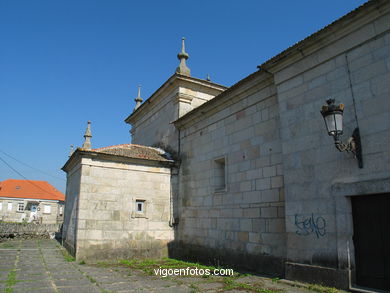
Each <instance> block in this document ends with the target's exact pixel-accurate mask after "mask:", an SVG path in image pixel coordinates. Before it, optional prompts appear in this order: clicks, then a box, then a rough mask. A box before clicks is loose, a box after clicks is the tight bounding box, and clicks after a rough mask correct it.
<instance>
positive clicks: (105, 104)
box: [0, 0, 365, 192]
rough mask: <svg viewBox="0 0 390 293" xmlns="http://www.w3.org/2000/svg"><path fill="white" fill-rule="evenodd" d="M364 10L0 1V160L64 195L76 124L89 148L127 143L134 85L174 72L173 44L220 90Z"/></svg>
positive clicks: (224, 1)
mask: <svg viewBox="0 0 390 293" xmlns="http://www.w3.org/2000/svg"><path fill="white" fill-rule="evenodd" d="M364 2H365V1H359V0H355V1H352V0H343V1H340V0H327V1H313V0H300V1H290V0H289V1H287V0H284V1H260V0H258V1H255V0H251V1H250V0H242V1H229V0H215V1H204V0H200V1H157V0H156V1H130V0H127V1H125V0H111V1H109V0H105V1H103V0H82V1H80V0H77V1H76V0H67V1H65V0H34V1H32V0H24V1H20V0H0V100H1V110H2V111H1V114H0V133H1V139H0V142H1V143H0V158H2V159H3V160H5V161H6V162H7V163H8V164H9V165H11V166H12V167H13V168H14V169H15V170H17V171H18V172H19V173H20V174H22V175H23V176H25V177H26V178H28V179H31V180H47V181H49V182H50V183H51V184H53V185H54V186H55V187H57V188H58V189H59V190H61V191H63V192H65V173H64V172H63V171H61V170H60V168H61V167H62V166H63V164H64V163H65V162H66V160H67V157H68V153H69V145H70V144H74V145H75V146H81V145H82V142H83V134H84V131H85V127H86V122H87V120H91V121H92V134H93V137H92V146H93V147H102V146H106V145H113V144H120V143H129V142H130V134H129V130H130V127H129V125H127V124H125V123H124V122H123V120H124V119H125V118H126V117H127V116H128V115H129V114H130V113H131V111H132V109H133V107H134V98H135V97H136V95H137V85H138V84H142V97H143V98H144V99H145V98H147V97H149V96H150V95H151V94H152V93H153V92H154V91H155V90H156V89H157V88H158V87H159V86H160V85H161V84H162V83H164V82H165V81H166V80H167V79H168V78H169V77H170V76H171V75H172V74H173V72H174V70H175V68H176V67H177V65H178V60H177V57H176V55H177V53H178V52H179V50H180V42H181V41H180V40H181V37H182V36H185V37H186V38H187V41H186V48H187V52H188V53H189V55H190V59H189V60H188V63H187V64H188V66H189V67H190V69H191V74H192V76H194V77H198V78H206V76H207V74H210V76H211V79H212V81H213V82H216V83H220V84H223V85H226V86H230V85H232V84H234V83H236V82H237V81H239V80H240V79H242V78H244V77H245V76H247V75H248V74H250V73H252V72H254V71H256V66H257V65H259V64H261V63H263V62H264V61H266V60H267V59H269V58H271V57H272V56H274V55H276V54H278V53H279V52H281V51H283V50H284V49H286V48H287V47H289V46H291V45H292V44H294V43H295V42H297V41H299V40H301V39H303V38H305V37H307V36H308V35H310V34H312V33H314V32H315V31H317V30H319V29H320V28H322V27H323V26H325V25H327V24H329V23H331V22H332V21H334V20H336V19H338V18H339V17H341V16H342V15H344V14H346V13H348V12H349V11H351V10H352V9H354V8H356V7H358V6H359V5H361V4H362V3H364ZM4 152H5V153H6V154H8V155H11V156H12V157H13V158H11V157H9V156H7V155H6V154H5V153H4ZM14 158H15V159H17V160H18V161H16V160H15V159H14ZM21 162H22V163H24V164H22V163H21ZM25 164H27V165H29V166H32V167H35V168H38V169H39V170H42V171H44V172H45V173H41V172H38V171H37V170H34V169H32V168H30V167H27V166H26V165H25ZM47 174H50V175H51V176H49V175H47ZM53 176H54V177H53ZM8 178H15V179H22V177H21V176H20V175H19V174H17V173H15V172H14V171H13V170H11V169H10V168H9V167H8V166H7V165H6V164H4V162H3V161H0V181H3V180H5V179H8Z"/></svg>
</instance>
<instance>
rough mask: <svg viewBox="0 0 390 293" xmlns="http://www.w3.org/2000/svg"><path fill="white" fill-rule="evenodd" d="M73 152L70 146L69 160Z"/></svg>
mask: <svg viewBox="0 0 390 293" xmlns="http://www.w3.org/2000/svg"><path fill="white" fill-rule="evenodd" d="M73 152H74V149H73V144H71V145H70V151H69V158H70V157H71V156H72V154H73Z"/></svg>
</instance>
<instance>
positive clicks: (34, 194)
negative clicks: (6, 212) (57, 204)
mask: <svg viewBox="0 0 390 293" xmlns="http://www.w3.org/2000/svg"><path fill="white" fill-rule="evenodd" d="M0 197H15V198H31V199H46V200H60V201H64V200H65V195H64V194H63V193H62V192H60V191H58V190H57V189H55V188H54V187H53V186H52V185H50V184H49V183H48V182H46V181H36V180H17V179H8V180H5V181H3V182H0Z"/></svg>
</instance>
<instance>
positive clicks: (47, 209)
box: [43, 204, 51, 214]
mask: <svg viewBox="0 0 390 293" xmlns="http://www.w3.org/2000/svg"><path fill="white" fill-rule="evenodd" d="M43 213H44V214H50V213H51V206H49V205H46V204H45V205H44V206H43Z"/></svg>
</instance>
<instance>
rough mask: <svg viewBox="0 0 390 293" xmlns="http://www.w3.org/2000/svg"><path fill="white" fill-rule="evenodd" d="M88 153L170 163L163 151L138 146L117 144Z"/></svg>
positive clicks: (168, 157) (169, 158)
mask: <svg viewBox="0 0 390 293" xmlns="http://www.w3.org/2000/svg"><path fill="white" fill-rule="evenodd" d="M90 151H91V152H96V153H103V154H109V155H116V156H122V157H128V158H134V159H143V160H145V159H146V160H153V161H165V162H168V161H172V159H171V157H170V155H169V154H168V153H166V152H165V151H164V150H162V149H159V148H153V147H148V146H143V145H138V144H119V145H113V146H108V147H103V148H98V149H92V150H90Z"/></svg>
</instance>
